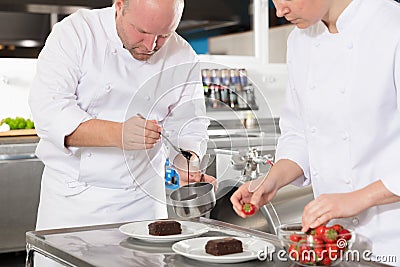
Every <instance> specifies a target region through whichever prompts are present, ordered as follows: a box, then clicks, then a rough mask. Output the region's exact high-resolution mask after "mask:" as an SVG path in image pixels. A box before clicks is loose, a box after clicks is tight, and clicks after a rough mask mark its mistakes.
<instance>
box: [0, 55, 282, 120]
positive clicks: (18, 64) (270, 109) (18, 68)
mask: <svg viewBox="0 0 400 267" xmlns="http://www.w3.org/2000/svg"><path fill="white" fill-rule="evenodd" d="M200 59H201V61H202V68H246V69H247V72H248V77H249V80H250V81H251V82H252V83H253V84H254V85H255V89H256V90H255V93H256V101H257V104H258V105H259V107H260V109H259V110H258V111H255V116H256V117H257V118H271V117H279V114H280V110H281V108H282V104H283V100H284V95H285V88H286V82H287V70H286V65H285V64H268V65H264V64H260V63H259V62H258V61H257V60H256V59H255V58H254V57H240V56H210V55H200ZM35 72H36V59H19V58H0V120H1V119H3V118H6V117H16V116H20V117H25V118H31V112H30V110H29V105H28V95H29V90H30V86H31V82H32V80H33V77H34V75H35ZM208 115H209V116H211V117H213V118H214V119H221V120H223V119H237V118H238V117H239V118H245V117H246V115H247V112H243V111H242V112H236V113H233V112H219V111H215V112H208Z"/></svg>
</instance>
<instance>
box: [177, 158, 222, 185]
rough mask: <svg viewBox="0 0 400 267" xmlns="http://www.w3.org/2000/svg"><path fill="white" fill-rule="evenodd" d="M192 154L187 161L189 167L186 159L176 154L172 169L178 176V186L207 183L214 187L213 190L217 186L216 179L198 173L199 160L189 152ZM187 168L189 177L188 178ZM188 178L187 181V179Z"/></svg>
mask: <svg viewBox="0 0 400 267" xmlns="http://www.w3.org/2000/svg"><path fill="white" fill-rule="evenodd" d="M190 152H191V153H192V157H191V158H190V161H189V166H188V162H187V159H186V158H185V157H183V156H182V155H181V154H178V155H177V156H176V157H175V159H174V162H173V166H174V169H175V170H176V171H177V172H178V174H179V185H180V186H184V185H187V184H188V183H196V182H207V183H211V184H213V185H214V189H216V186H217V179H215V178H214V177H212V176H210V175H207V174H202V173H201V171H200V159H199V157H198V156H197V155H196V153H194V152H192V151H190ZM188 167H189V177H188ZM188 178H189V179H188Z"/></svg>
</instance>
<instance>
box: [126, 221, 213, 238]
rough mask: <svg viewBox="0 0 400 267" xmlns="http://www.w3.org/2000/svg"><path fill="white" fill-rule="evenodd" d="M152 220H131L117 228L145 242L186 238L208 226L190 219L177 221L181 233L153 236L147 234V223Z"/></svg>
mask: <svg viewBox="0 0 400 267" xmlns="http://www.w3.org/2000/svg"><path fill="white" fill-rule="evenodd" d="M152 222H154V221H142V222H132V223H127V224H124V225H121V226H120V227H119V230H120V231H121V232H122V233H124V234H126V235H129V236H131V237H133V238H137V239H140V240H143V241H147V242H156V243H161V242H173V241H179V240H183V239H187V238H192V237H197V236H199V235H202V234H204V233H207V232H208V227H207V226H205V225H204V224H201V223H196V222H190V221H177V222H179V223H180V224H181V227H182V233H181V234H178V235H165V236H155V235H150V234H149V228H148V225H149V224H150V223H152Z"/></svg>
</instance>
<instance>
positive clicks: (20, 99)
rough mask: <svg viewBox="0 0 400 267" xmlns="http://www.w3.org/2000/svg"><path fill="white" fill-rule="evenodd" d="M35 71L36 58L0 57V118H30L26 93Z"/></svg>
mask: <svg viewBox="0 0 400 267" xmlns="http://www.w3.org/2000/svg"><path fill="white" fill-rule="evenodd" d="M35 72H36V59H21V58H0V120H1V119H4V118H6V117H17V116H19V117H24V118H31V112H30V109H29V105H28V94H29V89H30V86H31V82H32V80H33V77H34V75H35Z"/></svg>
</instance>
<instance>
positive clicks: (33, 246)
mask: <svg viewBox="0 0 400 267" xmlns="http://www.w3.org/2000/svg"><path fill="white" fill-rule="evenodd" d="M193 221H199V222H201V223H203V224H205V225H207V226H208V227H209V229H210V231H209V232H208V233H206V234H204V235H203V236H221V235H224V236H227V235H235V236H242V237H257V238H261V239H263V240H266V241H268V242H270V243H272V244H273V245H275V247H276V251H278V250H280V249H281V246H280V242H279V240H278V238H277V237H276V236H274V235H270V234H267V233H263V232H259V231H256V230H250V229H246V228H242V227H239V226H236V225H232V224H227V223H223V222H220V221H216V220H211V219H207V218H203V217H201V218H198V219H195V220H193ZM120 225H121V224H113V225H99V226H90V227H81V228H70V229H59V230H47V231H34V232H28V233H27V235H26V240H27V252H28V257H27V265H26V266H33V261H32V255H33V252H39V253H41V254H44V255H46V256H48V257H50V258H52V259H54V260H56V261H58V262H60V263H62V264H64V265H66V266H80V267H84V266H90V267H93V266H107V267H109V266H113V267H124V266H146V267H152V266H157V267H158V266H169V267H175V266H176V267H181V266H182V267H183V266H223V265H221V264H210V263H205V262H201V261H196V260H191V259H188V258H185V257H183V256H180V255H178V254H175V253H174V252H173V251H172V249H171V246H172V243H167V244H155V243H146V242H143V241H138V240H135V239H133V238H130V237H127V236H126V235H124V234H122V233H120V232H119V230H118V227H119V226H120ZM267 261H268V262H267ZM267 261H265V262H261V261H259V260H253V261H249V262H244V263H238V264H235V266H243V267H252V266H264V265H268V266H274V267H281V266H282V267H283V266H297V265H296V264H293V262H291V261H290V260H288V261H281V260H278V259H277V258H276V257H274V258H273V260H272V261H271V260H268V259H267ZM366 265H370V266H383V265H377V264H375V265H373V264H371V263H367V262H362V263H361V264H358V263H351V262H350V263H341V264H339V265H337V266H366Z"/></svg>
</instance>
